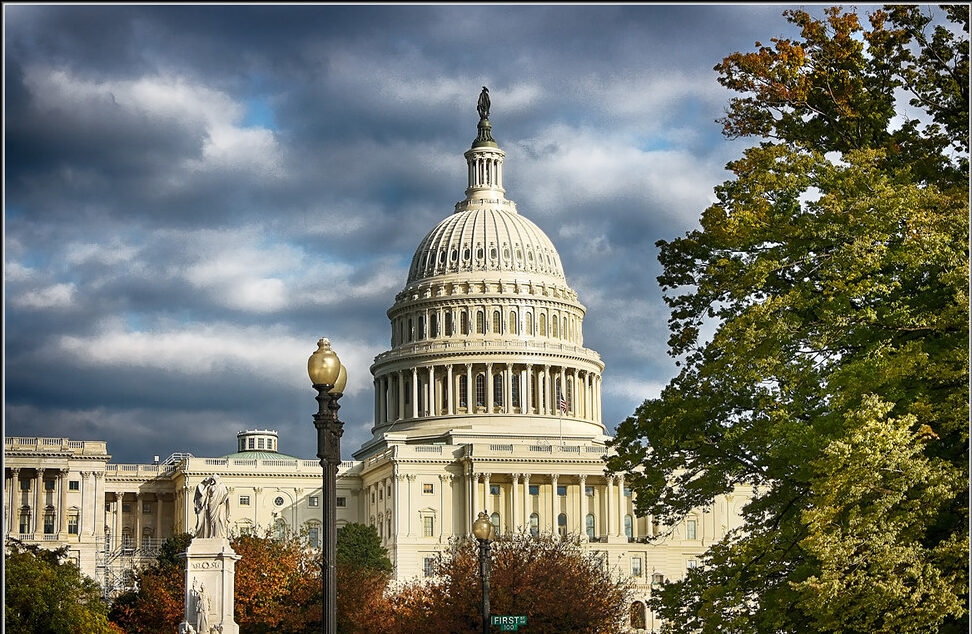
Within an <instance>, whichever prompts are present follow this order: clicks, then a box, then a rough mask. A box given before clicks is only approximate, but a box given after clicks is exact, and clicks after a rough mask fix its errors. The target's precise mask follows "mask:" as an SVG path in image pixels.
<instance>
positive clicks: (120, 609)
mask: <svg viewBox="0 0 972 634" xmlns="http://www.w3.org/2000/svg"><path fill="white" fill-rule="evenodd" d="M190 541H192V535H190V534H188V533H181V534H179V535H174V536H172V537H170V538H168V539H166V540H165V541H164V542H162V546H161V547H160V549H159V555H158V557H157V558H156V560H155V563H153V564H152V565H150V566H149V567H147V568H145V569H144V570H141V571H139V572H137V573H136V581H137V584H136V586H137V588H138V589H137V590H132V591H128V592H125V593H123V594H121V595H119V596H118V597H117V598H116V599H115V600H114V602H113V603H112V606H111V612H110V617H111V620H112V621H113V622H114V623H117V624H118V625H119V626H121V627H122V629H124V630H125V631H126V632H133V633H138V634H171V633H172V632H173V631H175V629H176V628H177V627H178V625H179V622H180V621H182V619H183V618H184V616H185V587H186V560H185V559H184V558H181V557H179V555H180V554H182V553H184V552H186V549H187V548H188V547H189V542H190Z"/></svg>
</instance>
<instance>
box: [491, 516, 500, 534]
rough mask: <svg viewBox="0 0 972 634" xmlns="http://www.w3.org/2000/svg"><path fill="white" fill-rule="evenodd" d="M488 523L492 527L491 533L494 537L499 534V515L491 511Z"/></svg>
mask: <svg viewBox="0 0 972 634" xmlns="http://www.w3.org/2000/svg"><path fill="white" fill-rule="evenodd" d="M489 521H490V523H491V524H492V525H493V533H495V534H496V535H499V534H500V516H499V513H497V512H496V511H493V513H492V515H490V516H489Z"/></svg>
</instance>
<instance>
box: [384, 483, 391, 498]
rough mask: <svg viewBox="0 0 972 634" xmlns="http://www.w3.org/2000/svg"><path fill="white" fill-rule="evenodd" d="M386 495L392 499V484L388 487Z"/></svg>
mask: <svg viewBox="0 0 972 634" xmlns="http://www.w3.org/2000/svg"><path fill="white" fill-rule="evenodd" d="M385 493H387V494H388V497H391V485H390V484H389V485H388V490H387V491H386V492H385Z"/></svg>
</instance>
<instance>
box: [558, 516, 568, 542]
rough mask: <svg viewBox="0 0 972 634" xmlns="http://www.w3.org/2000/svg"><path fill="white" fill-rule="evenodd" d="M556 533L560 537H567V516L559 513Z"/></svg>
mask: <svg viewBox="0 0 972 634" xmlns="http://www.w3.org/2000/svg"><path fill="white" fill-rule="evenodd" d="M557 532H558V533H560V536H561V537H567V514H566V513H561V514H560V515H558V516H557Z"/></svg>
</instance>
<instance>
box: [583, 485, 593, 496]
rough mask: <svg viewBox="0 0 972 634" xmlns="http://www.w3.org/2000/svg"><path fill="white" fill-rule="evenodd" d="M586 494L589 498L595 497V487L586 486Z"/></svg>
mask: <svg viewBox="0 0 972 634" xmlns="http://www.w3.org/2000/svg"><path fill="white" fill-rule="evenodd" d="M584 495H586V496H587V497H589V498H592V497H594V487H584Z"/></svg>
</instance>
